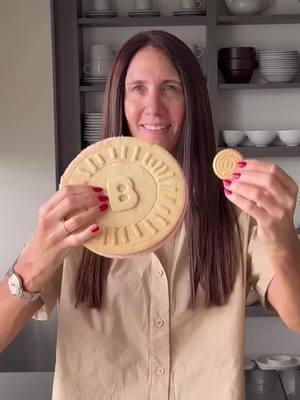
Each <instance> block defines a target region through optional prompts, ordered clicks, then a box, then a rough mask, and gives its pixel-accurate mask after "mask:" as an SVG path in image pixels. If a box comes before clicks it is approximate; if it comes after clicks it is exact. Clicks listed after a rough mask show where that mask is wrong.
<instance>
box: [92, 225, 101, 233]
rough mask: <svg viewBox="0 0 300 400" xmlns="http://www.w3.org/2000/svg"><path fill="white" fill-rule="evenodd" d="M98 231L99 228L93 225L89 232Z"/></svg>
mask: <svg viewBox="0 0 300 400" xmlns="http://www.w3.org/2000/svg"><path fill="white" fill-rule="evenodd" d="M99 229H100V228H99V226H98V225H95V226H94V228H92V229H91V232H93V233H95V232H98V231H99Z"/></svg>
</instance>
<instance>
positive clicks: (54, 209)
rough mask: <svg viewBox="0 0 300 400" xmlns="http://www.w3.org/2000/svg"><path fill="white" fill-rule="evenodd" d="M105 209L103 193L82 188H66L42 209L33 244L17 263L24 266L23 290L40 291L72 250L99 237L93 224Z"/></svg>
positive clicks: (99, 231)
mask: <svg viewBox="0 0 300 400" xmlns="http://www.w3.org/2000/svg"><path fill="white" fill-rule="evenodd" d="M107 209H108V197H107V196H105V195H104V194H103V191H102V189H101V188H95V187H91V186H85V185H82V186H65V187H63V188H62V189H60V190H59V191H57V192H56V193H55V194H54V195H53V196H52V197H51V198H50V199H49V200H48V201H47V202H46V203H45V204H44V205H42V206H41V207H40V209H39V218H38V223H37V226H36V229H35V231H34V234H33V237H32V240H31V241H30V243H29V245H28V247H27V249H26V250H25V252H24V254H23V255H22V256H21V258H20V260H19V261H21V262H22V264H24V263H25V264H26V274H25V271H23V272H24V275H26V279H24V286H25V288H26V290H28V291H30V292H38V291H40V290H41V289H42V287H43V286H44V284H45V283H46V282H47V281H48V280H49V279H50V278H51V276H52V275H53V273H54V271H55V270H56V269H57V268H58V267H59V266H60V265H61V263H62V262H63V260H64V258H65V257H66V256H67V254H68V253H69V252H70V250H71V249H72V248H73V247H77V246H80V245H82V244H83V243H85V242H87V241H88V240H89V239H92V238H93V237H94V236H95V235H98V234H99V233H100V234H101V228H100V227H99V226H98V225H96V224H95V221H96V220H98V219H99V217H101V215H102V214H104V213H105V212H106V211H107ZM16 267H17V265H16ZM16 271H17V268H16ZM29 277H30V278H29Z"/></svg>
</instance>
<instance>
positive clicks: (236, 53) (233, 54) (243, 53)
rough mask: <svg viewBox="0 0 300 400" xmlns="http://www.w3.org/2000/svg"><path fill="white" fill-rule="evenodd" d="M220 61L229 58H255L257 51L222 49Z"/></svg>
mask: <svg viewBox="0 0 300 400" xmlns="http://www.w3.org/2000/svg"><path fill="white" fill-rule="evenodd" d="M218 56H219V59H220V60H221V59H222V60H223V59H227V58H230V59H231V58H254V59H255V57H256V50H255V48H254V47H246V46H240V47H222V48H221V49H219V51H218Z"/></svg>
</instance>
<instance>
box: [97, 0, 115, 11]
mask: <svg viewBox="0 0 300 400" xmlns="http://www.w3.org/2000/svg"><path fill="white" fill-rule="evenodd" d="M93 9H94V10H97V11H108V10H110V9H111V4H110V0H93Z"/></svg>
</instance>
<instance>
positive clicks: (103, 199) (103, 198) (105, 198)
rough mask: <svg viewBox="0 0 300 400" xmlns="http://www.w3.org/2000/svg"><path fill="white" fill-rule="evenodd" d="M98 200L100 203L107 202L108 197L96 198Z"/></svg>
mask: <svg viewBox="0 0 300 400" xmlns="http://www.w3.org/2000/svg"><path fill="white" fill-rule="evenodd" d="M98 199H99V200H100V201H107V200H108V197H107V196H98Z"/></svg>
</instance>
